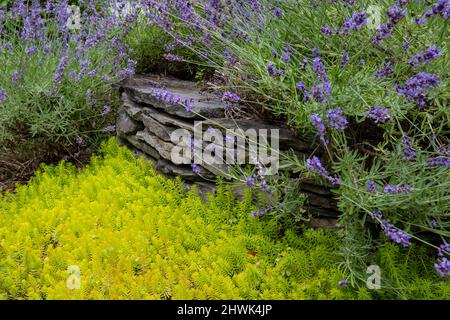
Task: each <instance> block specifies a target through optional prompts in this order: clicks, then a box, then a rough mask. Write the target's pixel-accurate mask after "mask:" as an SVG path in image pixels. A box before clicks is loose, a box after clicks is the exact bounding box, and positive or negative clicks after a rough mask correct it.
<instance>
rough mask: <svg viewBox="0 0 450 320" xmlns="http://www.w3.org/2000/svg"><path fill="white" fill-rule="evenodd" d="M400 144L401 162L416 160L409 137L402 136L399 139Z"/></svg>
mask: <svg viewBox="0 0 450 320" xmlns="http://www.w3.org/2000/svg"><path fill="white" fill-rule="evenodd" d="M400 142H401V143H402V145H403V149H404V151H403V160H409V161H414V160H415V159H416V152H415V151H414V149H413V147H412V142H411V137H409V136H403V137H402V138H401V139H400Z"/></svg>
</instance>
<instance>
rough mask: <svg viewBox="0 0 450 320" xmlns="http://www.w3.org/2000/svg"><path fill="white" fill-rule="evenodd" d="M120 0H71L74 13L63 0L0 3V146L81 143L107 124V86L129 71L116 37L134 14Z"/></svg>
mask: <svg viewBox="0 0 450 320" xmlns="http://www.w3.org/2000/svg"><path fill="white" fill-rule="evenodd" d="M123 2H124V1H103V2H101V3H100V2H99V1H79V4H80V6H81V12H79V16H78V15H77V10H78V9H77V7H73V6H70V5H69V1H67V0H65V1H53V0H48V1H46V2H44V3H42V1H41V2H40V1H37V0H33V1H21V0H17V1H13V2H11V3H10V4H9V5H8V6H3V7H2V8H0V30H1V38H0V61H1V65H2V73H1V74H0V88H1V97H0V98H1V99H0V143H1V144H5V143H8V142H15V141H17V140H18V139H19V137H21V138H23V137H25V138H26V139H34V138H36V139H37V138H39V139H40V140H39V141H40V143H44V142H43V141H47V143H51V144H53V145H62V146H64V145H71V144H75V143H76V142H81V141H84V142H85V143H87V142H89V141H92V139H94V138H95V136H96V135H97V134H98V133H101V132H102V130H101V129H102V128H103V127H105V126H107V125H108V124H109V122H110V121H111V118H109V116H110V115H111V114H110V110H111V108H110V107H109V105H111V104H113V105H114V101H113V100H112V99H113V97H112V95H111V89H110V84H111V83H112V82H113V81H117V80H119V79H123V78H126V77H129V76H131V75H132V74H133V73H134V62H133V61H132V60H129V58H128V49H127V47H126V45H125V44H124V42H123V39H124V37H125V36H126V35H127V33H128V32H129V31H130V28H131V27H132V26H133V21H135V19H136V12H126V13H125V12H122V11H121V10H122V9H123V7H121V3H123ZM78 8H79V7H78ZM112 8H116V9H117V10H114V11H112ZM107 106H108V107H107ZM105 110H107V112H105Z"/></svg>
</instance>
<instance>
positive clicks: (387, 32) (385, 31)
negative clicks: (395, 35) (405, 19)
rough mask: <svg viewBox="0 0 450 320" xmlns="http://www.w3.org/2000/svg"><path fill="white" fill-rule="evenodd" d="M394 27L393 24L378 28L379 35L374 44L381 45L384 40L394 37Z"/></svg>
mask: <svg viewBox="0 0 450 320" xmlns="http://www.w3.org/2000/svg"><path fill="white" fill-rule="evenodd" d="M393 30H394V26H393V25H392V24H391V23H387V24H382V25H380V26H379V27H378V33H377V35H376V36H375V38H374V40H373V41H374V42H375V43H376V44H378V45H380V44H381V43H382V42H383V40H384V39H386V38H389V37H390V36H391V35H392V31H393Z"/></svg>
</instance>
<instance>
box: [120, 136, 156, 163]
mask: <svg viewBox="0 0 450 320" xmlns="http://www.w3.org/2000/svg"><path fill="white" fill-rule="evenodd" d="M122 139H124V140H126V141H127V142H128V143H129V144H131V145H132V146H133V147H135V148H136V149H138V150H140V151H142V152H144V153H146V154H148V155H149V156H151V157H152V158H154V159H156V160H159V159H160V158H161V156H160V155H159V153H158V151H157V150H156V149H155V148H152V147H151V146H149V145H148V144H147V143H145V142H144V141H142V140H141V139H139V138H138V137H137V136H126V137H123V138H122Z"/></svg>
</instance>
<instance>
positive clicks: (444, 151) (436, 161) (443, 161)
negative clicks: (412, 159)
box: [428, 146, 450, 168]
mask: <svg viewBox="0 0 450 320" xmlns="http://www.w3.org/2000/svg"><path fill="white" fill-rule="evenodd" d="M428 165H429V166H431V167H439V166H443V167H445V168H448V167H450V147H447V148H446V147H444V146H441V147H439V149H438V151H437V152H436V154H435V155H434V156H432V157H430V158H429V159H428Z"/></svg>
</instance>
